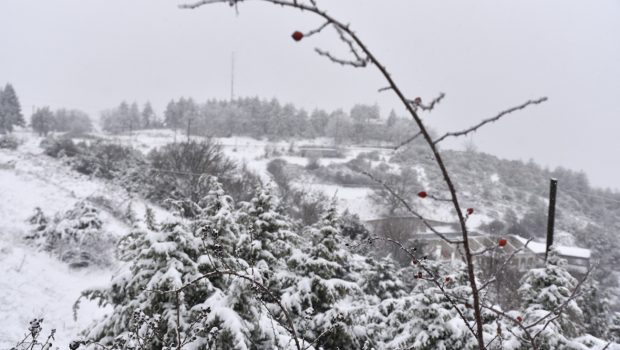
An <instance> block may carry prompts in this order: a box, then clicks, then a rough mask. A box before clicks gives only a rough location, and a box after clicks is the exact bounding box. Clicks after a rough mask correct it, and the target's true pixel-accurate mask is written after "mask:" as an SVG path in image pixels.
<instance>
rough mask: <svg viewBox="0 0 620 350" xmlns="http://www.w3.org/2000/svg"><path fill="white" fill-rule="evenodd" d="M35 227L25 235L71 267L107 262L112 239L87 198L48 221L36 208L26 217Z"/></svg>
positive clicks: (108, 262)
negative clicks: (87, 201)
mask: <svg viewBox="0 0 620 350" xmlns="http://www.w3.org/2000/svg"><path fill="white" fill-rule="evenodd" d="M29 221H30V223H31V224H32V225H34V226H35V227H34V228H33V230H32V231H31V232H30V233H29V234H28V235H26V236H25V239H26V240H27V241H29V242H31V243H32V244H34V245H36V246H38V247H40V248H41V249H42V250H44V251H47V252H50V253H51V254H53V255H55V256H57V257H58V258H59V259H60V260H61V261H63V262H66V263H67V264H69V266H71V267H74V268H82V267H87V266H91V265H94V266H105V265H108V264H110V262H111V261H110V253H111V250H112V247H113V245H114V241H113V239H112V238H111V236H109V235H108V234H107V233H105V232H104V231H103V223H102V221H101V219H100V218H99V213H98V211H97V209H95V208H94V207H92V206H91V205H89V204H87V203H86V202H83V201H82V202H78V203H76V204H75V207H74V208H73V209H71V210H69V211H67V212H64V213H62V214H57V215H56V216H55V218H54V219H53V220H52V221H50V220H49V219H48V218H47V217H46V216H45V215H44V214H43V212H42V211H41V210H40V209H39V208H37V209H36V212H35V214H34V215H33V216H32V217H31V218H30V219H29Z"/></svg>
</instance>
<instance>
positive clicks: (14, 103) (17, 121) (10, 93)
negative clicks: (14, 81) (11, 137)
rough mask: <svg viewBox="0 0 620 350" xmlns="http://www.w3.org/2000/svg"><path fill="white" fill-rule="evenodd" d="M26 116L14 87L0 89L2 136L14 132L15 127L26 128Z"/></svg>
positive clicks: (0, 126)
mask: <svg viewBox="0 0 620 350" xmlns="http://www.w3.org/2000/svg"><path fill="white" fill-rule="evenodd" d="M24 125H25V122H24V116H23V115H22V108H21V105H20V104H19V99H18V98H17V94H16V93H15V89H13V85H11V84H6V86H5V87H4V89H0V134H4V133H7V132H12V131H13V128H14V127H15V126H24Z"/></svg>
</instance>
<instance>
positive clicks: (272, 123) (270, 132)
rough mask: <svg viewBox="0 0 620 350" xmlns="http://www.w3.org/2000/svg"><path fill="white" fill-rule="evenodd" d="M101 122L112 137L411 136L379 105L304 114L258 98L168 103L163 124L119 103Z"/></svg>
mask: <svg viewBox="0 0 620 350" xmlns="http://www.w3.org/2000/svg"><path fill="white" fill-rule="evenodd" d="M101 121H102V126H103V129H104V130H105V131H108V132H111V133H129V132H131V131H132V130H137V129H146V128H154V127H161V126H165V127H166V128H169V129H172V130H174V131H175V135H176V134H177V133H181V134H184V135H202V136H216V137H229V136H232V135H240V136H250V137H255V138H261V137H267V138H269V139H286V138H291V137H306V138H315V137H331V138H333V139H334V140H335V141H336V142H343V141H344V142H358V143H359V142H364V141H366V140H372V141H391V142H399V141H401V140H404V139H406V138H407V137H409V136H411V135H412V134H413V133H415V130H414V126H413V125H412V123H411V122H410V121H409V120H407V119H405V118H402V117H399V116H398V115H397V114H396V113H395V112H394V111H391V112H390V114H389V116H388V117H387V118H381V113H380V110H379V107H378V106H377V105H364V104H358V105H355V106H354V107H353V108H351V110H350V111H349V112H346V111H344V110H342V109H338V110H335V111H332V112H327V111H325V110H322V109H315V110H313V111H312V112H310V113H308V112H307V111H306V110H304V109H300V108H297V107H295V106H294V105H292V104H290V103H289V104H281V103H280V102H279V101H278V100H277V99H271V100H261V99H259V98H258V97H253V98H239V99H235V100H233V101H223V100H208V101H207V102H205V103H198V102H196V101H194V100H193V99H192V98H180V99H178V100H171V101H170V102H169V103H168V105H167V107H166V109H165V112H164V116H163V121H161V122H160V121H159V119H157V118H156V116H155V114H154V113H153V111H152V108H151V106H150V104H148V103H147V104H146V105H145V106H144V109H143V110H142V111H140V110H139V108H138V106H137V104H135V103H134V104H132V105H128V104H127V103H126V102H123V103H121V105H120V106H119V107H117V108H115V109H112V110H109V111H106V112H104V113H103V114H102V118H101Z"/></svg>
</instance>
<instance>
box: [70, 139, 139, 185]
mask: <svg viewBox="0 0 620 350" xmlns="http://www.w3.org/2000/svg"><path fill="white" fill-rule="evenodd" d="M81 146H82V147H81V150H80V153H79V155H78V156H77V157H76V158H75V159H74V160H73V162H72V166H73V168H74V169H75V170H77V171H78V172H80V173H82V174H85V175H95V176H97V177H101V178H104V179H108V180H111V179H121V178H123V177H126V176H131V172H132V171H133V172H139V173H140V170H139V168H140V167H143V166H144V165H145V164H146V161H145V160H144V157H143V156H142V154H141V153H140V152H138V151H136V150H134V149H133V148H131V147H125V146H121V145H117V144H113V143H109V142H104V141H97V142H93V143H91V144H89V145H86V144H83V145H81ZM121 180H122V179H121Z"/></svg>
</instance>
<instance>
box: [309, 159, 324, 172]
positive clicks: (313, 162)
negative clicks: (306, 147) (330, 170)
mask: <svg viewBox="0 0 620 350" xmlns="http://www.w3.org/2000/svg"><path fill="white" fill-rule="evenodd" d="M320 167H321V163H320V161H319V158H318V157H310V158H308V163H306V169H307V170H316V169H318V168H320Z"/></svg>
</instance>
